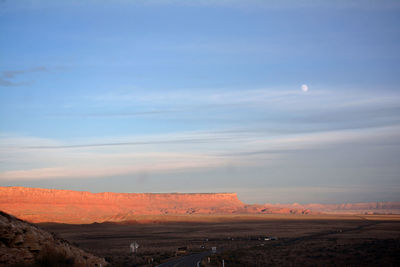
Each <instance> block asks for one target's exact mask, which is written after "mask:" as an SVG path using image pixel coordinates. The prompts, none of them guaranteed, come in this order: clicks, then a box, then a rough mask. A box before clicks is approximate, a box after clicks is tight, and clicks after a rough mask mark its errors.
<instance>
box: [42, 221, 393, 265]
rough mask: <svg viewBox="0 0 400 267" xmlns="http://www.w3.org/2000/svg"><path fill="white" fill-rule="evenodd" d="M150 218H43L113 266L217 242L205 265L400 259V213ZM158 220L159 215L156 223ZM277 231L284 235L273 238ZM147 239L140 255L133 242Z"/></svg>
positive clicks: (143, 262)
mask: <svg viewBox="0 0 400 267" xmlns="http://www.w3.org/2000/svg"><path fill="white" fill-rule="evenodd" d="M164 219H166V218H165V217H164V218H159V217H157V218H154V217H152V218H147V221H148V223H126V224H115V223H102V224H88V225H67V224H39V226H40V227H41V228H43V229H45V230H48V231H50V232H53V233H55V234H56V235H57V236H59V237H61V238H64V239H66V240H68V241H70V242H71V243H72V244H74V245H77V246H78V247H80V248H82V249H84V250H86V251H88V252H91V253H93V254H95V255H98V256H101V257H105V258H106V260H107V261H109V262H110V263H111V265H112V266H146V265H147V266H155V265H157V264H160V263H162V262H165V261H167V260H170V259H173V258H175V257H177V256H176V255H175V254H176V251H177V249H178V248H179V247H187V254H188V253H195V252H201V251H204V250H210V249H211V248H212V247H217V250H218V252H217V254H215V255H212V256H211V257H209V258H208V257H207V258H205V259H204V260H203V262H202V265H203V266H222V260H224V262H225V266H227V267H228V266H322V265H324V266H400V216H394V215H393V216H383V215H374V216H351V215H347V216H336V215H329V216H327V215H324V216H323V215H313V216H308V215H296V216H291V215H267V216H266V215H263V216H254V215H252V216H239V217H238V216H236V217H234V216H204V217H201V216H199V217H198V218H197V219H196V220H198V221H200V222H193V216H192V217H190V218H189V219H187V220H186V219H185V218H184V217H179V218H178V219H177V218H176V217H171V218H169V219H168V222H161V221H163V220H164ZM149 222H151V223H149ZM266 237H276V238H277V239H276V240H265V238H266ZM133 241H135V242H137V243H138V244H139V248H138V252H137V254H136V255H133V254H132V253H131V252H130V248H129V245H130V244H131V243H132V242H133Z"/></svg>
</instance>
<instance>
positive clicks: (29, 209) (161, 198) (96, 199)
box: [0, 187, 400, 224]
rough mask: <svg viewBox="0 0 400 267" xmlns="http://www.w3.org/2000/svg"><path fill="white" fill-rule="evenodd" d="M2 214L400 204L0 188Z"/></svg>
mask: <svg viewBox="0 0 400 267" xmlns="http://www.w3.org/2000/svg"><path fill="white" fill-rule="evenodd" d="M0 210H2V211H4V212H6V213H9V214H12V215H14V216H16V217H18V218H20V219H23V220H27V221H30V222H34V223H40V222H57V223H73V224H85V223H94V222H106V221H110V222H123V221H140V218H142V217H141V216H143V215H157V216H158V217H160V216H161V218H163V216H164V217H165V218H166V217H167V216H183V215H186V216H193V215H197V214H203V215H229V214H230V215H232V214H235V215H240V214H271V213H275V214H309V213H347V214H351V213H352V214H354V213H356V214H360V213H363V214H365V213H382V214H388V213H394V214H399V213H400V202H378V203H376V202H375V203H355V204H332V205H322V204H308V205H300V204H290V205H281V204H265V205H247V204H245V203H243V202H241V201H240V200H239V199H238V197H237V194H236V193H186V194H184V193H163V194H156V193H110V192H105V193H90V192H81V191H71V190H56V189H40V188H27V187H0Z"/></svg>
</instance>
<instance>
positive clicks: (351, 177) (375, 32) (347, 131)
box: [0, 0, 400, 203]
mask: <svg viewBox="0 0 400 267" xmlns="http://www.w3.org/2000/svg"><path fill="white" fill-rule="evenodd" d="M399 25H400V2H399V1H390V0H379V1H378V0H376V1H372V0H365V1H361V0H360V1H347V0H346V1H344V0H343V1H342V0H338V1H311V0H308V1H289V0H282V1H272V0H271V1H261V0H246V1H239V0H231V1H229V0H198V1H184V0H147V1H144V0H136V1H135V0H132V1H128V0H115V1H105V0H98V1H94V0H82V1H78V0H71V1H45V0H43V1H40V0H13V1H10V0H1V1H0V186H27V187H40V188H56V189H69V190H81V191H91V192H105V191H111V192H161V193H167V192H183V193H187V192H237V193H238V196H239V199H240V200H242V201H244V202H246V203H293V202H299V203H343V202H373V201H400V88H399V84H400V83H399V82H400V53H399V51H400V27H399Z"/></svg>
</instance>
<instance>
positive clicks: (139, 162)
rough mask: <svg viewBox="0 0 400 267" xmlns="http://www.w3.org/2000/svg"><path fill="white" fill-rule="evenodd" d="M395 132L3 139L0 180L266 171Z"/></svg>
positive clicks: (380, 140)
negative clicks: (92, 140) (233, 169)
mask: <svg viewBox="0 0 400 267" xmlns="http://www.w3.org/2000/svg"><path fill="white" fill-rule="evenodd" d="M399 133H400V126H393V127H378V128H368V129H358V130H340V131H326V132H314V133H304V134H287V135H279V136H271V135H268V133H265V132H259V133H254V132H251V133H250V132H240V131H239V132H236V131H231V132H230V131H220V132H186V133H175V134H169V135H153V136H149V135H148V136H141V137H140V136H137V137H124V138H119V140H116V139H115V138H114V142H110V140H107V139H106V138H101V139H100V140H99V141H103V142H98V143H84V142H82V143H79V144H67V143H65V142H61V141H57V140H47V139H41V138H26V137H13V138H10V137H6V136H1V137H0V179H3V180H4V179H16V180H18V179H44V178H55V179H57V178H68V177H69V178H85V177H113V176H116V175H130V174H137V173H143V172H146V173H159V172H165V171H174V172H181V171H184V170H188V169H214V168H222V167H224V166H230V165H231V166H238V167H252V166H264V167H265V166H267V165H268V164H275V163H276V162H277V161H280V162H285V159H286V158H287V157H289V156H290V155H292V154H293V153H296V154H298V155H301V153H303V152H304V151H311V150H319V149H335V148H337V147H338V146H340V145H341V146H344V147H346V146H348V145H349V144H351V145H352V146H355V145H357V144H360V145H361V146H369V145H371V146H376V145H388V144H390V145H393V144H398V143H399V142H398V140H399ZM129 140H131V141H130V142H128V141H129ZM388 142H389V143H388Z"/></svg>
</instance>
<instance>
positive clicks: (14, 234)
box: [0, 212, 107, 267]
mask: <svg viewBox="0 0 400 267" xmlns="http://www.w3.org/2000/svg"><path fill="white" fill-rule="evenodd" d="M106 265H107V263H106V261H105V260H104V259H102V258H99V257H96V256H93V255H92V254H89V253H86V252H85V251H83V250H81V249H79V248H76V247H74V246H72V245H70V244H69V243H68V242H67V241H66V240H63V239H60V238H57V237H55V236H54V235H52V234H50V233H48V232H46V231H44V230H42V229H40V228H38V227H37V226H35V225H32V224H30V223H27V222H24V221H22V220H19V219H17V218H15V217H14V216H11V215H9V214H6V213H4V212H0V266H99V267H101V266H106Z"/></svg>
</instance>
